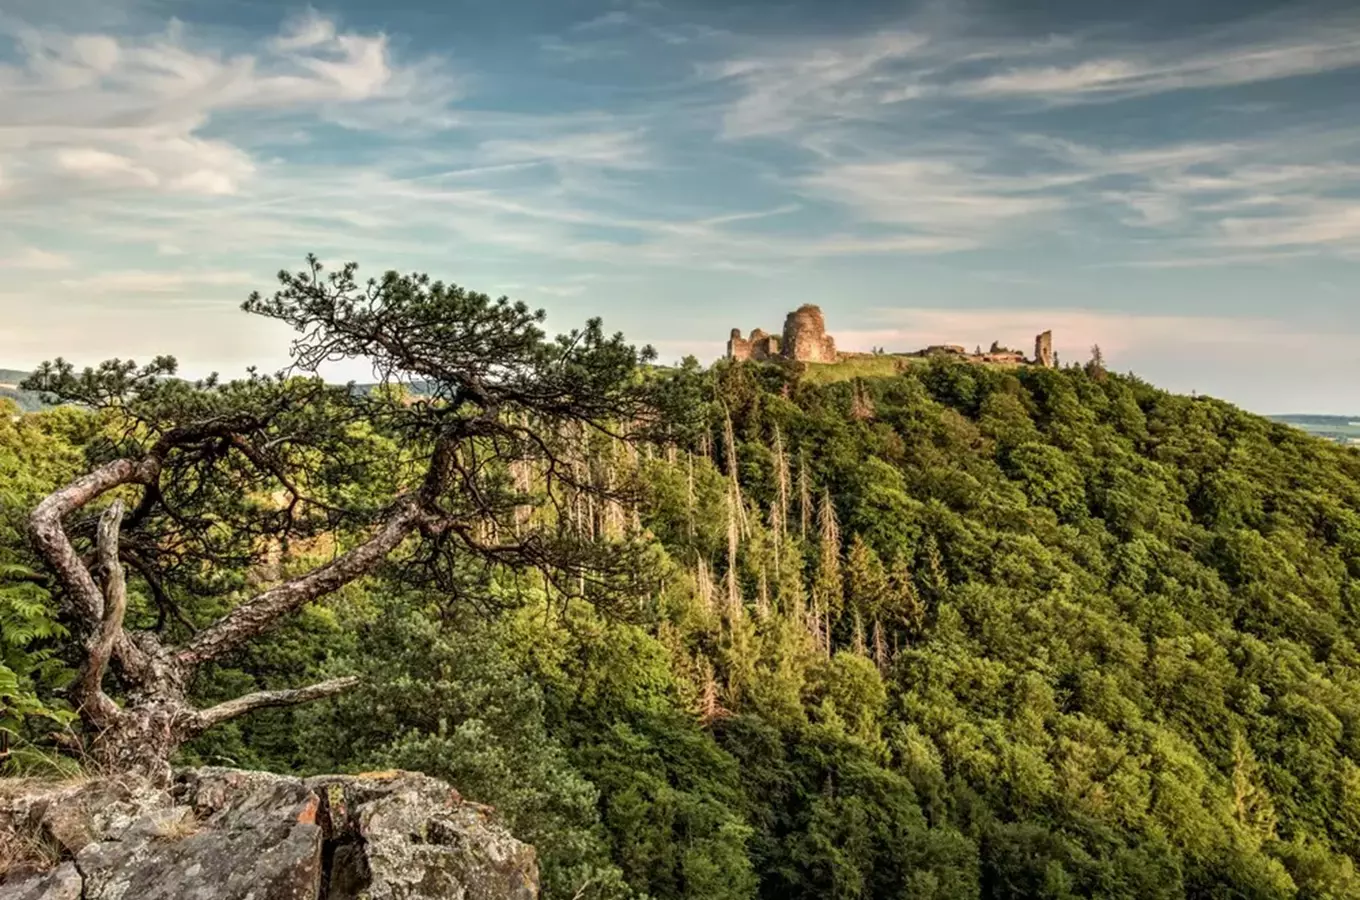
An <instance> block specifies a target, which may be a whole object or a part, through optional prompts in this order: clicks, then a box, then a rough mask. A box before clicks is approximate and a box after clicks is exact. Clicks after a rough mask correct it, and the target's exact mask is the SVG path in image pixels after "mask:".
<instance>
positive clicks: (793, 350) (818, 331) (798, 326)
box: [784, 303, 836, 363]
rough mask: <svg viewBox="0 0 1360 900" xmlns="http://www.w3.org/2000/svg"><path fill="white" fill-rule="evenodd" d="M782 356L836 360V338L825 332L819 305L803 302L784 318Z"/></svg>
mask: <svg viewBox="0 0 1360 900" xmlns="http://www.w3.org/2000/svg"><path fill="white" fill-rule="evenodd" d="M784 357H785V358H786V359H796V360H799V361H801V362H821V363H829V362H835V361H836V339H835V338H833V337H832V336H831V335H829V334H827V333H826V319H824V318H823V317H822V310H821V308H820V307H817V306H813V305H812V304H811V303H805V304H803V305H802V306H800V307H798V308H797V309H795V310H794V311H793V312H791V313H789V314H788V317H787V318H785V319H784Z"/></svg>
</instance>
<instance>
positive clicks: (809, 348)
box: [727, 303, 839, 363]
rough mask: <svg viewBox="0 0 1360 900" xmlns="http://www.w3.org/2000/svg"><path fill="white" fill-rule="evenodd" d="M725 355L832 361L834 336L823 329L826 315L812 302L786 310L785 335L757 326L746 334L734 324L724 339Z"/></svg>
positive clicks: (732, 357)
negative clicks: (725, 342) (769, 331)
mask: <svg viewBox="0 0 1360 900" xmlns="http://www.w3.org/2000/svg"><path fill="white" fill-rule="evenodd" d="M727 358H728V359H736V360H742V359H788V360H796V361H798V362H820V363H831V362H835V361H836V360H837V359H838V358H839V357H838V356H837V353H836V339H835V338H833V337H832V336H831V335H829V334H827V333H826V319H825V318H824V317H823V316H822V310H821V308H820V307H817V306H814V305H813V304H811V303H804V304H803V305H802V306H800V307H798V308H797V309H795V310H794V311H793V312H791V313H789V314H788V316H787V317H785V319H784V335H783V337H777V336H775V335H773V334H766V333H765V332H764V331H762V330H761V329H759V328H757V329H755V330H754V331H752V332H751V336H750V337H749V338H743V337H742V336H741V329H740V328H733V329H732V335H731V337H730V338H729V339H728V341H727Z"/></svg>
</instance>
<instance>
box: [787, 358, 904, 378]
mask: <svg viewBox="0 0 1360 900" xmlns="http://www.w3.org/2000/svg"><path fill="white" fill-rule="evenodd" d="M910 364H911V361H910V359H909V358H908V357H905V356H888V355H886V354H885V355H882V356H852V357H850V358H849V359H843V360H841V361H840V362H834V363H806V366H807V369H806V370H805V371H804V372H803V376H802V378H803V380H804V381H807V382H809V383H811V384H832V383H834V382H837V381H849V380H851V379H854V378H887V377H890V376H893V375H896V374H898V373H899V372H901V371H902V370H903V369H904V368H906V367H907V366H908V365H910Z"/></svg>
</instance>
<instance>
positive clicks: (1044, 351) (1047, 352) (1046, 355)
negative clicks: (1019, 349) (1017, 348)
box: [1034, 331, 1057, 369]
mask: <svg viewBox="0 0 1360 900" xmlns="http://www.w3.org/2000/svg"><path fill="white" fill-rule="evenodd" d="M1034 362H1035V365H1040V366H1043V367H1044V368H1045V369H1052V368H1054V367H1055V366H1056V365H1057V362H1056V361H1055V360H1054V358H1053V332H1051V331H1045V332H1044V333H1043V334H1041V335H1039V336H1038V337H1036V338H1035V339H1034Z"/></svg>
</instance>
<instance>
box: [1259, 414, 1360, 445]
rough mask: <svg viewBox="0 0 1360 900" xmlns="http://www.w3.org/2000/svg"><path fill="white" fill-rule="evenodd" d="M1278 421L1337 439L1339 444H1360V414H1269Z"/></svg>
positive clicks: (1329, 438)
mask: <svg viewBox="0 0 1360 900" xmlns="http://www.w3.org/2000/svg"><path fill="white" fill-rule="evenodd" d="M1268 418H1270V419H1272V420H1273V421H1276V422H1283V423H1284V424H1286V425H1293V426H1294V427H1295V428H1301V429H1303V430H1304V431H1306V432H1308V433H1309V434H1314V435H1317V436H1318V437H1322V438H1326V439H1327V440H1329V441H1336V442H1337V443H1338V444H1350V445H1360V415H1354V416H1323V415H1310V414H1306V413H1295V414H1291V415H1285V416H1269V417H1268Z"/></svg>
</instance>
